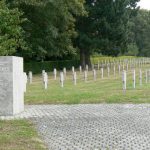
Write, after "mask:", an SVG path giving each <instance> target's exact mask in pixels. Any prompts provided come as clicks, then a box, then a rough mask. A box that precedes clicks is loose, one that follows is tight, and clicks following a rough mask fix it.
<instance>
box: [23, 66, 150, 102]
mask: <svg viewBox="0 0 150 150" xmlns="http://www.w3.org/2000/svg"><path fill="white" fill-rule="evenodd" d="M145 69H146V68H143V85H142V86H140V84H139V69H136V89H133V85H132V72H131V71H129V72H128V73H127V91H126V93H125V94H124V93H123V91H122V75H118V73H116V74H117V76H116V77H114V75H113V72H110V74H111V75H110V77H109V78H108V77H107V72H106V70H104V72H105V74H104V79H101V74H100V71H99V72H98V74H97V80H96V81H93V76H92V72H90V73H89V75H88V81H87V82H86V83H85V82H84V81H83V74H82V75H81V74H79V72H77V78H78V79H77V85H76V86H74V85H73V82H72V76H71V72H70V73H68V75H67V79H66V81H65V83H64V88H61V87H60V82H59V77H58V78H57V80H56V81H54V79H53V74H52V73H49V85H48V89H47V90H44V86H43V84H42V79H41V75H35V76H33V83H32V84H31V85H28V87H27V93H26V94H25V103H26V104H31V105H32V104H95V103H133V104H138V103H150V83H148V84H146V83H145Z"/></svg>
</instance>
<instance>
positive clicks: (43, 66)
mask: <svg viewBox="0 0 150 150" xmlns="http://www.w3.org/2000/svg"><path fill="white" fill-rule="evenodd" d="M79 64H80V62H79V60H64V61H45V62H29V63H25V64H24V69H25V72H29V71H32V72H33V73H34V74H38V73H41V71H42V70H45V71H47V72H50V71H53V70H54V68H56V69H57V70H63V68H64V67H66V69H69V70H70V69H71V67H72V66H74V67H75V68H77V67H79Z"/></svg>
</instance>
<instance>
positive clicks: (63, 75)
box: [28, 59, 150, 89]
mask: <svg viewBox="0 0 150 150" xmlns="http://www.w3.org/2000/svg"><path fill="white" fill-rule="evenodd" d="M130 63H133V64H134V63H135V62H134V61H132V60H130ZM147 63H150V60H149V59H145V60H144V61H143V63H141V64H147ZM105 65H106V67H107V76H108V77H109V76H110V66H112V65H113V73H114V76H116V70H117V69H116V65H118V73H119V75H120V74H121V70H124V69H126V70H127V71H128V62H127V63H126V64H125V61H124V62H123V64H122V68H121V63H120V62H119V63H112V64H108V63H106V61H105ZM125 65H126V66H125ZM99 69H100V64H99V63H98V70H99ZM88 71H89V67H88V65H86V67H85V70H84V81H85V82H86V81H87V79H88ZM92 71H93V79H94V81H96V79H97V71H96V70H95V69H94V65H92ZM79 72H80V73H82V72H83V70H82V67H81V66H79ZM123 72H125V71H123ZM53 73H54V80H56V79H57V69H56V68H55V69H54V72H53ZM72 75H73V82H74V85H76V84H77V73H76V72H75V68H74V66H73V67H72ZM32 76H33V75H32V72H31V71H30V72H29V75H28V81H29V83H30V84H31V83H32ZM66 76H67V71H66V68H63V71H62V72H60V84H61V87H64V81H65V78H66ZM125 76H126V75H123V78H124V80H125V79H126V78H125ZM147 76H148V75H147ZM101 78H102V79H103V78H104V64H102V66H101ZM42 79H43V83H44V88H45V89H47V87H48V74H47V73H46V72H45V70H43V71H42ZM124 80H123V82H124ZM146 80H147V78H146ZM125 83H126V82H125ZM133 83H134V84H133V85H134V88H135V71H133ZM140 84H142V71H141V73H140ZM124 87H126V86H124Z"/></svg>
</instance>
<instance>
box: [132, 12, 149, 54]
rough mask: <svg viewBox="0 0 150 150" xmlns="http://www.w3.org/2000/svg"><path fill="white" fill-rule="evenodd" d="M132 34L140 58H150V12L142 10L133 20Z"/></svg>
mask: <svg viewBox="0 0 150 150" xmlns="http://www.w3.org/2000/svg"><path fill="white" fill-rule="evenodd" d="M131 32H132V33H133V39H134V42H135V43H136V45H137V47H138V50H139V55H140V56H150V11H148V10H140V11H139V12H138V15H137V16H136V17H135V18H133V20H132V28H131Z"/></svg>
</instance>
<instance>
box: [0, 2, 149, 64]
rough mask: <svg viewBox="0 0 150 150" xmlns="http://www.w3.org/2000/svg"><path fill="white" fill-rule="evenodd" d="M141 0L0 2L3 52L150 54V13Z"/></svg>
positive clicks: (37, 56) (84, 56) (45, 56)
mask: <svg viewBox="0 0 150 150" xmlns="http://www.w3.org/2000/svg"><path fill="white" fill-rule="evenodd" d="M138 1H139V0H0V55H19V56H23V57H24V58H25V59H26V60H35V61H44V60H49V59H52V58H54V59H55V58H58V59H64V58H65V57H69V58H70V59H72V58H73V57H74V56H78V55H80V60H81V64H82V66H83V67H85V65H86V64H88V65H90V56H91V55H92V54H94V53H98V54H102V55H111V56H118V55H121V54H124V53H125V54H127V55H140V56H149V55H150V52H149V48H150V44H149V43H150V38H149V37H150V12H149V11H146V10H139V9H138V7H137V2H138Z"/></svg>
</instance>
